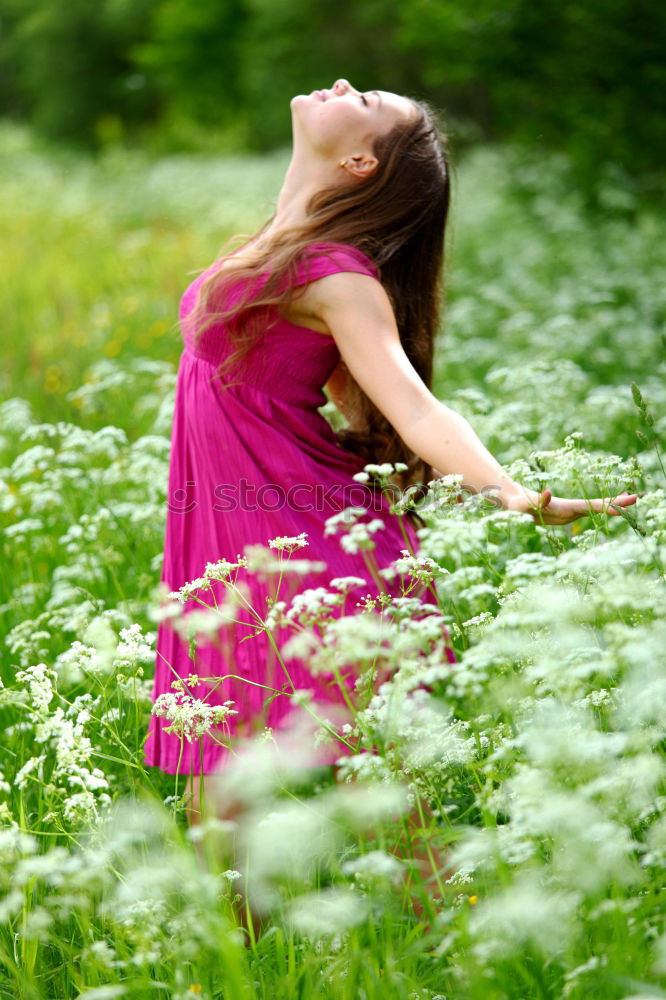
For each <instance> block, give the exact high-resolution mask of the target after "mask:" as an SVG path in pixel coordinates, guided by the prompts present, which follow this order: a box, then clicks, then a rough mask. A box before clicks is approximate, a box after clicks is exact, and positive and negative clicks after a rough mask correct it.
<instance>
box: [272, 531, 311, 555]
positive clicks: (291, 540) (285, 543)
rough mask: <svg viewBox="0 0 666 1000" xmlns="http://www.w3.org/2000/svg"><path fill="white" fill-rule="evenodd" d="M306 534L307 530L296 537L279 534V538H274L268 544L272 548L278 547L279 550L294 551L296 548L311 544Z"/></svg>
mask: <svg viewBox="0 0 666 1000" xmlns="http://www.w3.org/2000/svg"><path fill="white" fill-rule="evenodd" d="M306 535H307V532H306V531H302V532H301V533H300V535H295V536H294V537H290V536H289V535H278V537H277V538H272V539H271V540H270V541H269V543H268V544H269V546H270V548H272V549H277V550H278V551H279V552H294V551H295V550H296V549H303V548H305V546H306V545H309V542H308V541H307V538H306Z"/></svg>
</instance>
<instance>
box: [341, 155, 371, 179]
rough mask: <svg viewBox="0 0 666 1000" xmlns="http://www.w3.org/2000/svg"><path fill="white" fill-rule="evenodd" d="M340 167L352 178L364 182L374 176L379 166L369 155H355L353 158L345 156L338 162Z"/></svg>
mask: <svg viewBox="0 0 666 1000" xmlns="http://www.w3.org/2000/svg"><path fill="white" fill-rule="evenodd" d="M340 166H341V167H344V169H345V170H346V171H347V173H349V174H351V175H352V177H358V178H359V179H360V180H364V179H365V178H366V177H371V176H372V175H373V174H374V172H375V170H376V169H377V167H378V166H379V160H378V159H377V157H376V156H373V155H372V154H371V153H355V154H354V156H347V157H346V158H345V159H344V160H340Z"/></svg>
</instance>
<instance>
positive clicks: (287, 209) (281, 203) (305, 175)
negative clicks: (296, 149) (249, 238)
mask: <svg viewBox="0 0 666 1000" xmlns="http://www.w3.org/2000/svg"><path fill="white" fill-rule="evenodd" d="M337 179H338V178H337V176H336V174H335V172H334V171H333V170H331V167H330V165H329V164H328V163H320V162H319V161H309V162H305V161H303V160H302V159H301V158H300V157H297V156H293V157H292V160H291V163H290V164H289V166H288V168H287V172H286V174H285V177H284V181H283V183H282V187H281V188H280V194H279V195H278V200H277V207H276V211H275V215H274V216H273V221H272V222H271V224H270V227H269V229H270V235H271V236H274V235H275V234H276V233H277V232H279V231H281V230H283V229H292V228H294V227H296V226H302V225H304V224H305V222H306V221H307V218H308V213H307V206H308V204H309V202H310V200H311V199H312V197H313V196H314V195H316V194H317V193H318V192H319V191H321V190H323V189H324V188H326V187H330V186H331V185H332V184H334V183H335V181H336V180H337Z"/></svg>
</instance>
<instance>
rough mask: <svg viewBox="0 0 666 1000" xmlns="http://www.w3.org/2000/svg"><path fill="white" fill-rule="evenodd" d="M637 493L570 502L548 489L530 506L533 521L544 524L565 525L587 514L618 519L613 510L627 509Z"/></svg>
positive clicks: (616, 512) (617, 512)
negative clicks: (536, 520) (604, 515)
mask: <svg viewBox="0 0 666 1000" xmlns="http://www.w3.org/2000/svg"><path fill="white" fill-rule="evenodd" d="M637 499H638V494H637V493H620V494H619V495H618V496H616V497H596V498H595V499H593V500H572V499H564V498H563V497H554V496H553V494H552V493H551V492H550V490H548V489H544V490H542V491H541V493H540V494H539V497H538V501H537V502H536V503H535V504H534V505H533V506H532V510H533V512H534V517H535V519H539V520H542V521H543V522H544V523H546V524H567V523H569V522H570V521H575V520H576V519H577V518H579V517H585V516H586V515H587V514H592V513H594V514H608V515H609V517H618V516H619V514H620V511H619V510H617V509H615V510H614V509H613V508H618V507H629V506H631V505H632V504H634V503H636V500H637Z"/></svg>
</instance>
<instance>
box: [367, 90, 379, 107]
mask: <svg viewBox="0 0 666 1000" xmlns="http://www.w3.org/2000/svg"><path fill="white" fill-rule="evenodd" d="M370 93H371V94H376V95H377V101H378V103H377V107H378V108H381V106H382V98H381V94H380V93H379V91H378V90H371V91H370Z"/></svg>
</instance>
